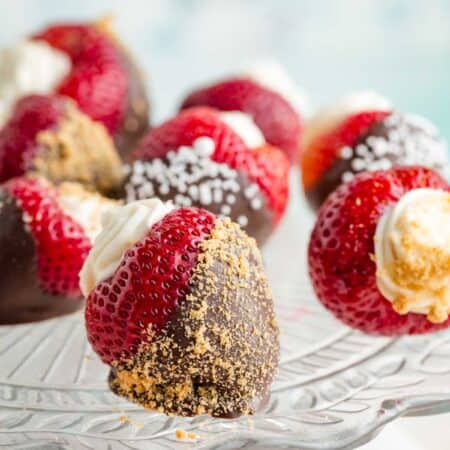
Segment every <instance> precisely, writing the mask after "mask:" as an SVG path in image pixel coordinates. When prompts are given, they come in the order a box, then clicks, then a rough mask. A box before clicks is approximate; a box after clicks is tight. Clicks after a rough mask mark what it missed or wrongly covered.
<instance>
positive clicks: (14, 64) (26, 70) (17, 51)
mask: <svg viewBox="0 0 450 450" xmlns="http://www.w3.org/2000/svg"><path fill="white" fill-rule="evenodd" d="M70 67H71V62H70V59H69V57H68V56H67V55H66V54H65V53H63V52H61V51H59V50H56V49H54V48H53V47H51V46H50V45H49V44H47V43H46V42H42V41H33V40H23V41H20V42H17V43H16V44H14V45H12V46H11V47H5V48H2V49H0V126H1V125H3V123H4V122H5V121H6V120H7V119H8V117H9V115H10V113H11V109H12V108H13V107H14V104H15V102H16V101H17V100H18V99H19V98H21V97H23V96H25V95H29V94H48V93H50V92H52V91H53V90H54V89H55V88H56V87H57V86H58V84H59V83H60V82H61V81H62V80H63V78H64V77H65V76H66V75H67V74H68V73H69V71H70Z"/></svg>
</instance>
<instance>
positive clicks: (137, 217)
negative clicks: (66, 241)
mask: <svg viewBox="0 0 450 450" xmlns="http://www.w3.org/2000/svg"><path fill="white" fill-rule="evenodd" d="M173 209H174V207H173V205H172V204H171V203H163V202H162V201H161V200H159V199H157V198H152V199H148V200H140V201H136V202H132V203H129V204H127V205H125V206H122V207H119V208H115V209H113V210H110V211H108V212H107V213H106V214H105V215H104V216H103V219H102V225H103V229H102V231H101V233H100V234H99V235H98V236H97V238H96V239H95V241H94V246H93V248H92V250H91V251H90V253H89V255H88V257H87V258H86V261H85V263H84V266H83V268H82V269H81V272H80V288H81V291H82V292H83V295H84V296H85V297H87V296H88V295H89V294H90V293H91V292H92V291H93V290H94V288H95V287H96V286H97V285H98V284H99V283H100V282H101V281H103V280H105V279H107V278H108V277H110V276H111V275H113V273H114V272H115V271H116V269H117V268H118V267H119V264H120V261H121V259H122V257H123V255H124V254H125V252H126V251H127V250H128V249H129V248H130V247H131V246H132V245H134V244H135V243H136V242H138V241H140V240H141V239H142V238H144V236H145V235H146V234H147V232H148V231H149V230H150V229H151V228H152V226H153V225H154V224H155V223H156V222H159V221H160V220H161V219H162V218H163V217H164V216H165V215H166V214H168V213H169V212H170V211H172V210H173Z"/></svg>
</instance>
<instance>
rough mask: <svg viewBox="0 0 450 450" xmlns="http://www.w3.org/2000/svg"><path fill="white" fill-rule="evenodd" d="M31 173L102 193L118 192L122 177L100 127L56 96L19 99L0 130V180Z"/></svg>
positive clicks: (112, 149) (116, 155)
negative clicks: (78, 184) (73, 183)
mask: <svg viewBox="0 0 450 450" xmlns="http://www.w3.org/2000/svg"><path fill="white" fill-rule="evenodd" d="M30 172H34V173H39V174H40V175H42V176H44V177H46V178H48V179H49V180H51V181H53V182H55V183H60V182H62V181H68V180H70V181H77V182H80V183H83V184H85V185H87V186H89V187H94V188H96V189H98V190H100V191H102V192H104V193H110V192H114V191H117V190H118V188H119V186H120V185H121V182H122V178H123V173H122V167H121V162H120V159H119V156H118V154H117V152H116V149H115V148H114V145H113V142H112V140H111V138H110V137H109V135H108V133H107V132H106V130H105V129H104V127H103V125H101V124H100V123H96V122H94V121H92V120H91V119H90V118H89V117H88V116H86V115H85V114H83V113H82V112H81V111H80V110H79V109H78V108H77V107H76V106H75V104H74V103H73V101H72V100H70V99H68V98H66V97H62V96H58V95H31V96H28V97H23V98H22V99H21V100H19V101H18V102H17V104H16V106H15V108H14V109H13V110H12V113H11V117H10V118H9V120H8V121H7V122H6V124H5V125H4V127H3V128H1V129H0V181H5V180H8V179H10V178H12V177H15V176H19V175H23V174H26V173H30Z"/></svg>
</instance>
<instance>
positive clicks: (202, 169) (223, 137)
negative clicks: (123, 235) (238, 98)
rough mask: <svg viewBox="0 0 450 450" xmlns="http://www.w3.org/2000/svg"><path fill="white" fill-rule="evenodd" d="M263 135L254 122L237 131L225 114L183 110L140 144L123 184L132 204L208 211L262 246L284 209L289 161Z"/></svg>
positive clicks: (287, 187) (204, 109)
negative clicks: (150, 201) (154, 201)
mask: <svg viewBox="0 0 450 450" xmlns="http://www.w3.org/2000/svg"><path fill="white" fill-rule="evenodd" d="M257 136H258V130H257V128H256V127H254V126H253V125H252V124H251V123H247V126H246V127H245V129H241V128H238V127H236V126H235V124H233V123H230V121H229V118H228V117H227V116H226V113H225V114H223V113H222V114H220V113H218V112H217V111H216V110H213V109H210V108H191V109H188V110H185V111H183V112H181V113H180V114H179V115H178V116H176V117H175V118H173V119H171V120H169V121H167V122H165V123H163V124H162V125H160V126H159V127H156V128H153V129H152V130H151V131H150V132H149V133H148V134H147V135H146V136H145V137H144V138H143V139H142V141H141V142H140V144H139V145H138V147H137V148H136V150H135V152H134V154H133V159H134V163H133V164H132V165H131V166H130V173H129V175H128V179H127V181H126V183H125V190H126V198H127V200H128V201H133V200H137V199H144V198H149V197H152V196H154V195H156V196H158V197H159V198H161V199H162V200H164V201H167V200H171V201H172V202H173V203H174V204H175V205H177V206H181V207H183V206H198V207H202V208H205V209H207V210H209V211H211V212H213V213H214V214H217V215H219V216H228V217H231V219H232V220H233V221H235V222H237V223H238V224H239V225H241V226H242V227H243V228H244V229H245V230H246V231H247V233H248V234H249V235H250V236H252V237H254V238H255V239H256V240H257V241H258V243H259V244H262V243H264V242H265V241H266V240H267V238H268V237H269V236H270V234H271V233H272V231H273V230H274V228H275V226H276V225H277V224H278V222H279V221H280V219H281V218H282V216H283V214H284V211H285V208H286V204H287V200H288V190H289V185H288V178H289V162H288V160H287V158H286V157H285V156H284V154H283V152H282V151H281V150H279V149H277V148H275V147H271V146H268V145H266V144H263V143H261V142H260V141H259V140H257ZM252 140H253V141H257V145H256V146H255V147H251V146H250V145H249V142H250V141H252ZM259 145H261V146H259Z"/></svg>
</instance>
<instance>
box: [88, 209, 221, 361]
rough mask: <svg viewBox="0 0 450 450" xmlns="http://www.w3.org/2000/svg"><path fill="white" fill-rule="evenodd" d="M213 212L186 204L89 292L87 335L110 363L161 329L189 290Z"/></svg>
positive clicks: (130, 249) (128, 354)
mask: <svg viewBox="0 0 450 450" xmlns="http://www.w3.org/2000/svg"><path fill="white" fill-rule="evenodd" d="M214 220H215V217H214V216H213V215H212V214H211V213H209V212H207V211H204V210H200V209H196V208H182V209H178V210H174V211H172V212H171V213H169V214H167V215H166V216H165V217H164V218H163V219H162V220H161V221H159V222H157V223H156V224H155V225H153V227H152V228H151V229H150V230H149V231H148V233H147V235H146V236H145V238H143V239H142V240H140V241H138V242H137V243H136V244H134V245H133V246H132V247H130V248H129V249H128V250H127V252H126V253H125V255H124V257H123V258H122V262H121V264H120V266H119V268H118V269H117V270H116V271H115V273H114V274H113V275H112V276H111V277H110V278H108V279H106V280H104V281H102V282H100V283H99V284H98V285H97V287H96V288H95V289H94V290H93V291H92V292H91V294H90V295H89V297H88V300H87V306H86V326H87V330H88V339H89V342H90V343H91V345H92V347H93V348H94V350H95V351H96V352H97V353H98V354H99V356H100V357H101V358H102V360H103V361H104V362H106V363H111V362H112V361H114V360H118V359H121V358H123V357H127V356H130V355H132V354H134V353H135V352H136V350H137V347H138V346H139V344H140V343H142V342H143V340H144V338H145V337H146V336H147V334H148V331H149V329H150V328H151V330H152V333H155V334H158V333H159V332H160V331H161V329H162V328H163V327H164V326H165V325H166V324H167V322H168V321H169V319H170V317H171V315H172V313H173V311H174V310H175V309H176V307H177V305H178V304H179V303H180V302H182V301H183V300H184V298H185V297H186V295H188V293H189V279H190V274H191V271H192V269H193V268H194V266H195V264H196V262H197V256H198V254H199V252H200V249H199V244H200V243H201V242H202V241H203V240H204V239H206V238H207V237H208V236H209V233H210V232H211V229H212V228H213V226H214Z"/></svg>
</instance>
